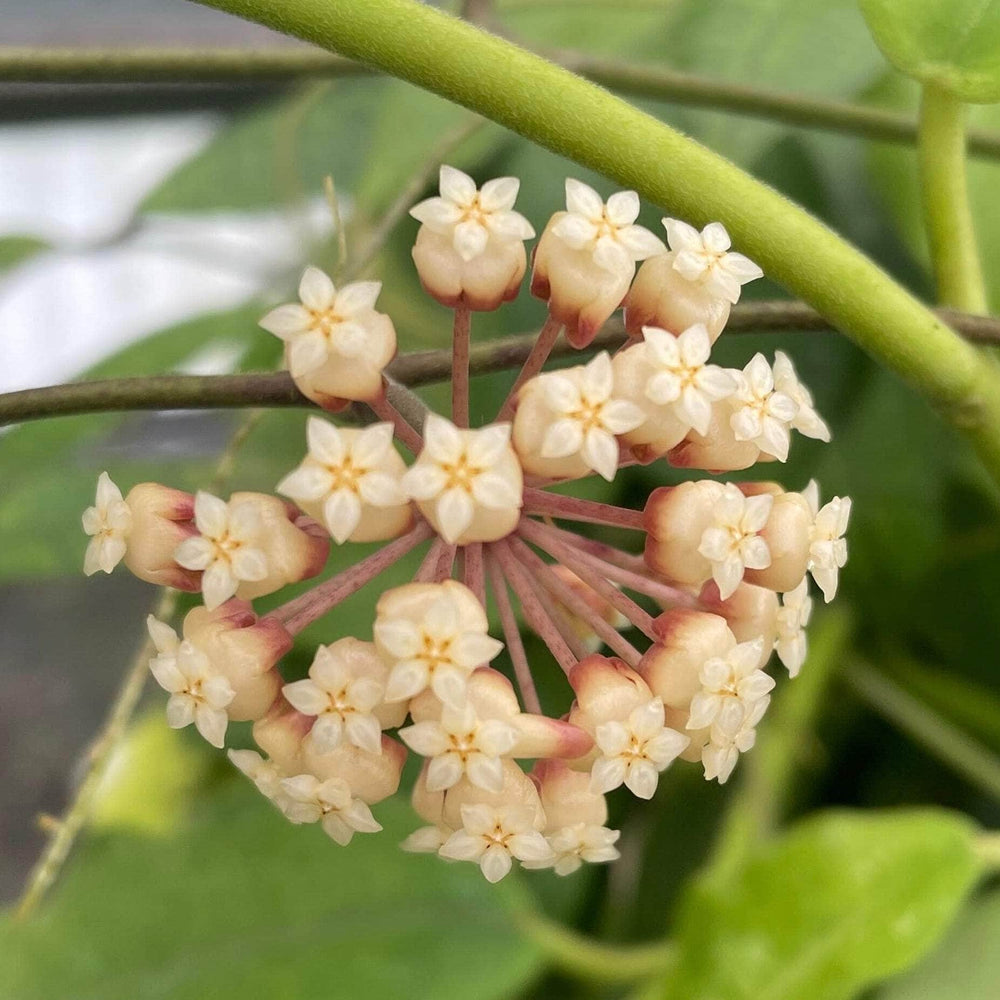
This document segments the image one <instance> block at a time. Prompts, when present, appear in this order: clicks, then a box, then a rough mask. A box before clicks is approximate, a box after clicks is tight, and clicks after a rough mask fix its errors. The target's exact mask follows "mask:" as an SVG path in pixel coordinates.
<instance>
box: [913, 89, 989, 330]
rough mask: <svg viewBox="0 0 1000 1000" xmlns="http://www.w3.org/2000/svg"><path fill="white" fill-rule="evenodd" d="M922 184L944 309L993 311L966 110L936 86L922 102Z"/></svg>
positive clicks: (929, 237) (929, 90)
mask: <svg viewBox="0 0 1000 1000" xmlns="http://www.w3.org/2000/svg"><path fill="white" fill-rule="evenodd" d="M918 151H919V160H920V186H921V190H922V195H923V205H924V221H925V224H926V227H927V238H928V241H929V243H930V249H931V261H932V263H933V265H934V277H935V280H936V281H937V291H938V300H939V301H940V302H941V303H942V305H946V306H952V307H954V308H955V309H963V310H965V311H966V312H970V313H986V312H988V311H989V310H988V308H987V304H986V287H985V285H984V284H983V272H982V266H981V265H980V263H979V250H978V248H977V247H976V231H975V226H974V225H973V221H972V209H971V207H970V205H969V191H968V184H967V179H966V169H965V106H964V105H963V104H962V102H961V101H960V100H959V99H958V98H957V97H955V96H954V95H952V94H950V93H949V92H948V91H946V90H944V89H943V88H941V87H938V86H936V85H935V84H931V83H926V84H924V88H923V93H922V96H921V101H920V141H919V144H918Z"/></svg>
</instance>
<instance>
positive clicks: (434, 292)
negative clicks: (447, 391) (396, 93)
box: [410, 165, 535, 312]
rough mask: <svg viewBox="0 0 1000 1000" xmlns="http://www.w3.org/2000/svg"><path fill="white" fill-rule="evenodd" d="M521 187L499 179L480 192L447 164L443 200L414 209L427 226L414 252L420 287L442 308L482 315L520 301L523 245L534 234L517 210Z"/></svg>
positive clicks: (443, 172)
mask: <svg viewBox="0 0 1000 1000" xmlns="http://www.w3.org/2000/svg"><path fill="white" fill-rule="evenodd" d="M519 186H520V182H519V181H518V180H517V178H516V177H498V178H496V179H495V180H491V181H487V182H486V183H485V184H484V185H483V187H482V190H477V189H476V184H475V181H473V179H472V178H471V177H469V176H468V175H467V174H464V173H462V171H461V170H456V169H455V168H454V167H449V166H447V165H442V167H441V177H440V191H441V194H440V197H437V198H428V199H426V200H425V201H422V202H420V204H419V205H415V206H414V207H413V208H411V209H410V215H412V216H413V217H414V218H415V219H418V220H419V221H420V222H421V223H423V225H421V227H420V231H419V232H418V233H417V242H416V245H415V246H414V247H413V262H414V263H415V264H416V265H417V273H418V274H419V275H420V283H421V284H422V285H423V287H424V290H425V291H426V292H427V294H428V295H430V296H431V297H432V298H435V299H437V301H438V302H440V303H441V304H442V305H443V306H447V307H448V308H449V309H454V308H455V307H456V306H459V305H464V306H466V307H467V308H469V309H473V310H476V311H478V312H483V311H490V310H493V309H497V308H499V306H500V305H501V304H502V303H503V302H508V301H510V300H511V299H514V298H516V297H517V293H518V290H519V288H520V286H521V279H522V278H523V277H524V272H525V269H526V267H527V255H526V254H525V251H524V240H529V239H531V238H532V237H533V236H534V235H535V231H534V229H532V228H531V225H530V223H529V222H528V220H527V219H525V218H524V216H523V215H520V214H519V213H517V212H515V211H513V208H514V202H515V200H516V198H517V192H518V188H519Z"/></svg>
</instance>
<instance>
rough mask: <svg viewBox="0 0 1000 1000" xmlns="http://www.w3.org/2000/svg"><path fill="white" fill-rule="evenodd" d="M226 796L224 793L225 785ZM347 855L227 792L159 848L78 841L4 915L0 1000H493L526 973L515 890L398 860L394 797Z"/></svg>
mask: <svg viewBox="0 0 1000 1000" xmlns="http://www.w3.org/2000/svg"><path fill="white" fill-rule="evenodd" d="M233 784H234V785H235V781H234V782H233ZM375 812H376V814H377V815H378V817H379V819H380V820H381V822H382V823H383V825H384V826H385V830H384V831H383V832H382V833H380V834H376V835H363V836H361V835H359V836H358V837H356V838H355V840H354V842H353V843H352V844H351V845H350V847H348V848H346V849H345V848H340V847H338V846H337V845H335V844H334V843H332V842H331V841H330V840H329V839H328V838H327V837H326V836H325V835H324V834H323V833H322V831H321V830H320V829H319V828H318V827H293V826H291V825H290V824H289V823H287V822H286V821H285V820H284V819H283V818H282V817H281V816H279V815H278V814H277V813H276V812H275V811H274V810H272V809H271V807H270V806H268V805H267V803H266V802H264V801H263V800H262V799H261V797H260V796H259V795H257V793H256V792H255V791H254V790H253V789H252V788H251V787H250V786H249V785H248V784H247V785H244V784H243V783H242V781H241V782H240V785H239V787H238V788H234V787H227V788H226V789H225V790H218V791H216V793H215V795H214V797H213V799H212V800H211V801H206V802H204V803H202V804H201V807H200V808H199V810H198V813H199V818H198V820H197V822H196V823H195V824H193V825H191V826H189V827H188V828H186V829H184V830H183V831H182V832H180V833H178V834H177V835H175V836H173V837H170V838H167V839H163V838H141V837H129V836H120V835H119V836H108V837H103V838H95V841H94V842H92V843H91V844H90V845H89V846H88V847H87V849H86V851H85V852H84V853H83V855H82V856H81V857H79V858H77V859H75V860H74V863H73V864H72V866H71V868H70V870H69V872H68V873H67V875H66V877H65V880H64V882H63V884H62V885H61V886H60V887H59V889H58V891H57V892H56V893H55V894H54V896H53V898H52V899H51V901H50V902H49V903H48V904H47V905H46V908H45V909H44V910H43V911H42V912H41V914H40V915H39V916H38V917H37V918H35V919H33V920H32V921H30V922H27V923H23V924H17V923H14V922H12V921H10V920H9V919H8V920H5V921H4V922H3V924H2V927H3V930H2V935H0V995H2V996H3V997H4V998H5V1000H52V998H54V997H67V998H69V997H72V998H73V1000H156V998H164V1000H167V998H169V1000H230V998H232V1000H237V998H239V1000H249V998H254V1000H256V998H260V1000H265V998H267V1000H275V998H288V1000H292V998H294V1000H358V998H360V997H366V998H370V1000H397V998H400V997H405V998H407V1000H431V998H433V1000H449V998H455V1000H458V998H461V1000H492V998H496V1000H500V998H502V997H508V996H510V995H511V994H512V993H514V992H515V991H516V990H517V989H518V988H519V987H522V986H523V985H525V984H526V983H527V982H529V981H530V980H531V978H532V977H533V976H534V975H535V974H536V972H537V971H538V970H539V967H540V959H539V955H538V953H537V951H536V950H535V949H534V948H533V947H532V945H531V944H530V943H528V942H527V941H526V940H525V939H524V938H522V937H521V936H520V934H519V933H518V931H517V930H516V928H515V924H514V922H513V919H512V912H511V911H512V909H513V908H515V907H517V906H520V905H524V899H523V894H522V892H521V891H520V886H519V885H518V884H517V883H516V880H515V879H513V878H512V879H510V880H508V881H507V882H505V883H503V884H501V885H500V886H498V887H491V886H489V885H488V884H487V883H486V882H485V880H484V879H483V878H482V876H481V875H480V874H479V872H478V870H477V869H476V868H475V867H474V866H472V865H448V864H444V863H442V862H441V861H440V860H439V859H437V858H434V857H426V856H420V857H415V856H412V855H407V854H404V853H403V852H402V851H400V850H399V848H398V846H397V845H398V842H399V840H401V839H402V837H403V836H404V835H405V834H406V833H407V832H408V831H409V830H411V829H413V828H414V827H416V826H417V825H418V822H419V821H417V820H416V818H415V817H414V816H413V815H412V813H410V811H409V810H408V808H407V807H406V806H405V805H404V804H403V803H402V802H399V801H398V800H393V801H389V802H385V803H383V804H382V805H379V806H376V807H375Z"/></svg>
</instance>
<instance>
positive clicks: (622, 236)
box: [552, 177, 666, 274]
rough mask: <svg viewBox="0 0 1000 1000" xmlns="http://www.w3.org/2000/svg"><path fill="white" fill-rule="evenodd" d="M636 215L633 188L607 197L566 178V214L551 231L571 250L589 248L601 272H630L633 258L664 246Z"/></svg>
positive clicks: (647, 254) (649, 254) (652, 253)
mask: <svg viewBox="0 0 1000 1000" xmlns="http://www.w3.org/2000/svg"><path fill="white" fill-rule="evenodd" d="M638 217H639V196H638V195H637V194H636V193H635V191H619V192H618V193H617V194H613V195H612V196H611V197H610V198H608V201H607V204H605V203H604V202H603V201H601V196H600V195H599V194H598V193H597V192H596V191H595V190H594V189H593V188H592V187H589V186H588V185H586V184H584V183H583V182H582V181H578V180H574V179H573V178H572V177H569V178H567V179H566V215H564V216H563V217H562V218H561V219H560V220H559V221H558V222H557V223H556V224H555V226H554V227H553V229H552V232H553V234H554V235H555V236H558V237H559V239H561V240H562V241H563V242H564V243H565V244H566V245H567V246H569V247H571V248H572V249H574V250H589V251H590V252H591V253H592V255H593V260H594V263H595V264H597V266H598V267H600V268H602V269H603V270H605V271H612V272H622V271H627V272H628V273H629V274H631V273H632V269H633V268H634V267H635V262H636V261H637V260H645V259H646V258H647V257H652V256H653V255H654V254H658V253H663V252H664V251H665V250H666V247H665V246H664V245H663V243H662V242H661V241H660V240H659V239H658V238H657V237H656V236H654V235H653V234H652V233H651V232H650V231H649V230H648V229H646V228H644V227H643V226H637V225H635V224H634V223H635V220H636V219H637V218H638Z"/></svg>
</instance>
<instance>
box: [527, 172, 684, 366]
mask: <svg viewBox="0 0 1000 1000" xmlns="http://www.w3.org/2000/svg"><path fill="white" fill-rule="evenodd" d="M566 209H567V210H566V211H565V212H557V213H556V214H555V215H553V216H552V218H551V219H550V220H549V223H548V225H547V226H546V227H545V231H544V232H543V233H542V236H541V239H540V240H539V241H538V246H537V247H536V248H535V257H534V269H533V271H532V275H531V294H532V295H535V296H537V297H538V298H540V299H544V300H545V301H547V302H548V305H549V315H550V317H551V318H552V319H553V320H555V321H557V322H559V323H561V324H562V325H563V326H564V327H565V329H566V338H567V340H569V342H570V343H571V344H572V345H573V346H574V347H586V346H587V344H589V343H590V342H591V341H592V340H593V339H594V336H595V335H596V334H597V331H598V330H599V329H600V328H601V326H602V325H603V324H604V322H605V321H606V320H607V318H608V317H609V316H610V315H611V314H612V313H613V312H614V311H615V310H616V309H617V308H618V307H619V306H620V305H621V303H622V300H623V299H624V298H625V295H626V293H627V292H628V289H629V284H630V283H631V281H632V277H633V275H634V274H635V262H636V261H637V260H644V259H646V258H647V257H651V256H653V255H654V254H659V253H662V252H663V251H664V250H665V249H666V248H665V247H664V245H663V244H662V243H661V242H660V240H659V239H657V238H656V237H655V236H654V235H653V234H652V233H651V232H649V230H647V229H643V227H642V226H637V225H635V224H634V223H635V220H636V217H637V216H638V214H639V197H638V195H636V193H635V192H634V191H620V192H618V193H617V194H613V195H612V196H611V197H610V198H609V199H608V203H607V205H605V204H604V202H603V201H601V197H600V195H599V194H598V193H597V192H596V191H594V190H593V189H592V188H590V187H588V186H587V185H586V184H582V183H580V181H576V180H573V179H572V178H570V179H569V180H567V181H566Z"/></svg>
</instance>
